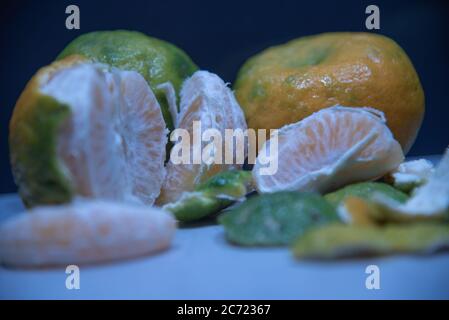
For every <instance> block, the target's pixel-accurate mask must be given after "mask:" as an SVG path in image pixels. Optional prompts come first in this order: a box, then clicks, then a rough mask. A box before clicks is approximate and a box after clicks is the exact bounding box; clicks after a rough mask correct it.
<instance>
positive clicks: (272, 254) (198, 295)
mask: <svg viewBox="0 0 449 320" xmlns="http://www.w3.org/2000/svg"><path fill="white" fill-rule="evenodd" d="M22 210H23V206H22V204H21V202H20V200H19V198H18V197H17V195H13V194H11V195H3V196H0V220H3V219H7V218H8V217H9V216H11V215H14V214H17V213H18V212H20V211H22ZM372 264H374V265H377V266H378V267H379V268H380V289H379V290H368V289H366V287H365V280H366V277H367V276H368V275H367V274H365V268H366V267H367V266H368V265H372ZM80 275H81V277H80V289H79V290H68V289H66V287H65V280H66V277H67V275H66V274H65V268H56V269H48V270H13V269H5V268H2V267H0V298H2V299H347V298H352V299H428V298H432V299H433V298H436V299H449V253H440V254H437V255H432V256H413V255H408V256H407V255H403V256H390V257H384V258H373V259H358V260H346V261H338V262H304V261H297V260H295V259H294V258H293V257H292V255H291V253H290V251H289V250H288V249H287V248H270V249H267V248H263V249H254V248H239V247H236V246H232V245H229V244H228V243H227V242H226V240H225V238H224V232H223V230H222V228H221V227H220V226H216V225H205V226H199V227H195V228H193V227H192V228H183V229H180V230H178V232H177V234H176V237H175V240H174V243H173V246H172V248H171V249H170V250H168V251H165V252H163V253H160V254H158V255H155V256H150V257H145V258H139V259H134V260H128V261H124V262H117V263H111V264H107V265H97V266H81V267H80Z"/></svg>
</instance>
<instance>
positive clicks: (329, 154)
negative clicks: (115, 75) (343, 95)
mask: <svg viewBox="0 0 449 320" xmlns="http://www.w3.org/2000/svg"><path fill="white" fill-rule="evenodd" d="M278 133H279V138H278V148H277V150H275V153H274V154H273V155H270V157H271V159H274V160H276V159H277V162H278V168H277V171H276V172H275V173H274V174H265V175H262V174H261V171H260V170H261V169H263V168H264V166H266V165H265V163H267V162H266V161H265V160H264V159H261V157H265V155H267V154H269V152H268V151H269V150H270V149H271V148H270V144H271V143H275V142H274V141H272V140H273V139H270V140H268V141H267V142H266V143H265V145H264V146H263V147H262V151H260V152H259V156H258V158H257V159H256V164H255V165H254V168H253V176H254V180H255V183H256V187H257V189H258V190H259V191H260V192H276V191H281V190H290V191H293V190H298V191H316V192H328V191H331V190H334V189H337V188H339V187H341V186H344V185H346V184H349V183H353V182H359V181H366V180H373V179H376V178H379V177H380V176H382V175H384V174H385V173H387V172H388V171H390V170H392V169H394V168H396V167H397V166H398V164H399V163H400V162H401V161H402V160H403V158H404V156H403V153H402V149H401V147H400V145H399V143H398V142H397V141H396V140H394V138H393V135H392V133H391V131H390V130H389V129H388V127H387V126H386V125H385V119H384V117H383V114H382V113H381V112H379V111H376V110H374V109H371V108H364V109H362V108H349V107H341V106H334V107H331V108H327V109H323V110H321V111H319V112H317V113H314V114H313V115H311V116H309V117H307V118H305V119H304V120H302V121H299V122H297V123H295V124H292V125H287V126H285V127H283V128H281V129H280V130H279V132H278ZM275 149H276V148H275ZM262 160H263V161H262Z"/></svg>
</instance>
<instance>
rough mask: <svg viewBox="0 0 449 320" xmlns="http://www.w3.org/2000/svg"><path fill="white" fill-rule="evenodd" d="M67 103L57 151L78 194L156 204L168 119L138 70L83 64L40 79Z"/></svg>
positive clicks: (47, 90)
mask: <svg viewBox="0 0 449 320" xmlns="http://www.w3.org/2000/svg"><path fill="white" fill-rule="evenodd" d="M40 92H41V93H42V94H46V95H49V96H51V97H53V98H55V99H56V100H58V101H59V102H62V103H64V104H66V105H67V106H68V107H69V108H70V110H71V116H70V118H69V119H68V121H66V122H65V123H64V124H63V126H62V127H61V129H60V134H59V136H58V145H57V154H58V160H59V162H60V165H61V168H62V170H63V172H64V173H65V174H66V175H67V176H68V179H69V180H70V181H71V182H72V186H73V188H74V191H75V193H76V194H77V195H80V196H83V197H91V198H102V199H114V200H121V201H131V202H142V203H145V204H152V203H153V202H154V200H155V199H156V197H157V196H158V195H159V192H160V187H161V185H162V181H163V179H164V177H165V169H164V166H163V164H164V160H165V144H166V128H165V122H164V120H163V117H162V113H161V110H160V107H159V104H158V102H157V100H156V98H155V96H154V94H153V92H152V91H151V89H150V88H149V86H148V84H147V83H146V81H145V79H144V78H143V77H142V76H141V75H140V74H138V73H137V72H134V71H123V70H118V69H111V68H108V67H107V66H105V65H101V64H92V63H79V64H76V65H74V66H71V67H68V68H64V69H60V70H58V71H56V72H55V73H54V74H52V75H51V76H50V77H49V78H48V79H45V82H43V83H41V86H40Z"/></svg>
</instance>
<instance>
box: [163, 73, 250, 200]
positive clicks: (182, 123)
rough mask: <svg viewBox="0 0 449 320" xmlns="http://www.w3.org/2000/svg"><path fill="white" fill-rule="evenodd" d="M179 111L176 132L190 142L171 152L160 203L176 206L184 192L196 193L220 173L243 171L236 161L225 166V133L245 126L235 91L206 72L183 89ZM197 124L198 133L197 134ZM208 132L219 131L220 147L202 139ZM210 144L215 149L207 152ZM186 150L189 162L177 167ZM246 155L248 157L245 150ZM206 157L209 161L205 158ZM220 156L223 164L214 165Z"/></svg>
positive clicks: (193, 78) (186, 82)
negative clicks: (182, 153)
mask: <svg viewBox="0 0 449 320" xmlns="http://www.w3.org/2000/svg"><path fill="white" fill-rule="evenodd" d="M179 109H180V111H179V114H178V115H177V116H176V119H177V120H176V122H177V129H184V130H186V132H187V133H188V138H187V139H181V140H180V141H177V142H176V144H175V146H174V147H173V149H172V150H171V155H170V160H169V162H168V164H167V178H166V180H165V182H164V185H163V187H162V191H161V196H160V198H159V199H158V203H159V204H165V203H168V202H174V201H176V200H178V199H179V198H180V196H181V194H182V193H183V192H189V191H193V190H194V187H195V185H198V184H200V183H202V182H204V181H205V180H206V179H207V178H209V177H211V176H213V175H215V174H217V173H219V172H221V171H225V170H229V169H233V168H240V167H241V165H242V164H243V163H241V164H240V163H236V161H232V163H231V164H226V163H225V152H226V150H225V139H224V137H225V129H236V128H239V129H242V130H244V129H246V122H245V119H244V116H243V113H242V111H241V109H240V107H239V105H238V103H237V101H236V100H235V97H234V95H233V93H232V91H231V90H230V89H229V88H228V87H227V85H226V84H225V83H224V82H223V80H221V79H220V78H219V77H218V76H217V75H215V74H212V73H209V72H207V71H197V72H196V73H194V74H193V76H192V77H190V78H189V79H187V80H186V81H185V82H184V84H183V86H182V89H181V99H180V108H179ZM195 123H196V124H197V125H198V131H199V132H196V133H194V131H195V128H194V124H195ZM207 129H215V130H217V132H218V133H219V134H220V135H221V137H222V141H221V142H222V143H221V145H220V144H219V143H217V142H218V141H213V142H211V141H212V140H210V141H207V142H206V141H204V140H203V139H201V136H202V134H203V133H204V132H205V131H206V130H207ZM194 135H196V136H199V139H200V140H194ZM213 140H215V139H213ZM211 144H212V148H209V149H207V147H208V146H209V147H210V146H211ZM235 145H236V144H234V146H235ZM183 146H184V147H185V148H184V149H183V150H184V151H186V150H187V152H188V153H189V154H188V161H185V162H183V163H177V162H176V163H175V161H174V158H175V157H177V156H179V153H180V152H182V151H180V150H182V149H181V148H182V147H183ZM204 150H209V152H206V151H204ZM243 151H244V153H245V154H246V152H245V151H246V149H245V150H243ZM203 154H205V155H206V157H203ZM219 154H221V155H222V157H219V158H220V159H221V160H220V159H219V161H214V160H215V159H216V158H215V156H217V155H219ZM217 157H218V156H217ZM195 159H196V160H195ZM234 159H235V157H234ZM209 160H210V162H209ZM219 162H221V163H219Z"/></svg>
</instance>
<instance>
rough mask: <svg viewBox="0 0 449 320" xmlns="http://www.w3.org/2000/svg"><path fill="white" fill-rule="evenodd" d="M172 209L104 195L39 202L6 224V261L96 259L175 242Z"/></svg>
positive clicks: (0, 251)
mask: <svg viewBox="0 0 449 320" xmlns="http://www.w3.org/2000/svg"><path fill="white" fill-rule="evenodd" d="M175 229H176V222H175V220H174V218H173V217H172V216H171V215H170V214H169V213H168V212H166V211H163V210H161V209H157V208H150V207H144V206H138V205H130V204H123V203H116V202H108V201H101V200H91V201H81V202H74V203H72V204H69V205H60V206H51V207H50V206H48V207H47V206H44V207H36V208H34V209H31V210H30V214H28V213H22V214H21V215H19V216H17V217H14V218H11V220H7V221H6V222H5V223H4V224H2V225H1V226H0V262H1V263H3V264H6V265H9V266H17V267H41V266H53V265H64V266H67V265H70V264H85V263H96V262H102V261H109V260H116V259H124V258H131V257H136V256H141V255H145V254H150V253H154V252H157V251H160V250H163V249H166V248H168V247H169V245H170V243H171V240H172V238H173V236H174V232H175Z"/></svg>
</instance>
